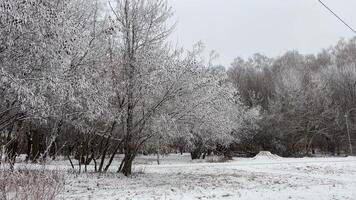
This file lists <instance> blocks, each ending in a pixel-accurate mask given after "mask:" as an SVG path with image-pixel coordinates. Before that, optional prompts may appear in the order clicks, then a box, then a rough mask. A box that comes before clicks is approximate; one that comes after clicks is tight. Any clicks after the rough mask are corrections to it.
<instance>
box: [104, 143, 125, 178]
mask: <svg viewBox="0 0 356 200" xmlns="http://www.w3.org/2000/svg"><path fill="white" fill-rule="evenodd" d="M120 146H121V142H120V143H119V144H118V145H117V146H116V148H115V150H114V151H113V153H112V154H111V157H110V159H109V162H108V164H107V165H106V167H105V169H104V172H107V171H108V169H109V167H110V165H111V163H112V161H113V160H114V158H115V155H116V153H117V151H118V150H119V148H120Z"/></svg>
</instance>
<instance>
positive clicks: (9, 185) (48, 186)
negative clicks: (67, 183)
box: [0, 170, 64, 200]
mask: <svg viewBox="0 0 356 200" xmlns="http://www.w3.org/2000/svg"><path fill="white" fill-rule="evenodd" d="M63 186H64V178H63V175H61V174H60V173H58V172H54V171H36V170H19V171H15V172H10V171H6V170H3V171H1V172H0V199H3V200H53V199H55V197H56V196H57V195H58V193H59V192H60V191H61V190H62V188H63Z"/></svg>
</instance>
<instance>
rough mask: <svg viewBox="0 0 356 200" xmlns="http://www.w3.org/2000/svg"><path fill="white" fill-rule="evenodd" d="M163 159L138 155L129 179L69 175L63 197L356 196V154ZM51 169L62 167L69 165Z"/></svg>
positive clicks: (109, 175)
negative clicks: (220, 160)
mask: <svg viewBox="0 0 356 200" xmlns="http://www.w3.org/2000/svg"><path fill="white" fill-rule="evenodd" d="M161 161H162V162H161V165H159V166H158V165H157V164H156V163H155V157H153V156H141V157H138V158H137V160H136V164H135V167H134V171H135V173H134V175H133V176H132V177H129V178H127V177H124V176H122V175H119V174H116V173H107V174H94V173H87V174H80V175H78V174H75V173H66V174H67V175H66V178H65V179H66V183H65V189H64V190H63V191H62V192H61V194H60V195H59V199H73V200H75V199H78V200H79V199H93V200H96V199H109V200H111V199H113V200H114V199H137V200H144V199H157V200H158V199H226V200H229V199H234V200H235V199H271V200H272V199H313V200H314V199H342V200H344V199H356V157H347V158H279V157H269V156H259V157H257V158H234V160H233V161H230V162H227V163H208V162H205V161H194V162H193V161H191V160H190V157H189V155H188V154H185V155H170V156H166V157H163V158H162V160H161ZM117 165H118V163H115V166H113V167H115V168H116V166H117ZM47 167H49V168H52V169H61V170H64V169H66V168H68V163H67V161H56V162H52V163H51V164H49V165H48V166H47ZM112 170H113V171H114V169H112Z"/></svg>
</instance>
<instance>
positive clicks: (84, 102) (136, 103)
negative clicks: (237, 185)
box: [0, 0, 259, 175]
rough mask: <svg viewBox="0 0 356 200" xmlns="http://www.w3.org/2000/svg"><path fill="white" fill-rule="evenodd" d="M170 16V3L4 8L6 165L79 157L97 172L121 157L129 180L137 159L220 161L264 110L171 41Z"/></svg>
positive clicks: (6, 1) (87, 1) (0, 61)
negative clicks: (182, 156)
mask: <svg viewBox="0 0 356 200" xmlns="http://www.w3.org/2000/svg"><path fill="white" fill-rule="evenodd" d="M172 14H173V13H172V10H171V8H170V7H169V6H168V5H167V2H166V1H165V0H155V1H152V0H117V1H115V2H112V3H108V4H107V3H106V2H105V5H104V4H102V3H101V2H100V1H96V0H63V1H43V0H24V1H13V0H2V1H0V145H1V149H2V152H1V155H2V156H4V157H5V158H4V159H5V160H6V161H7V162H9V163H10V165H11V166H13V164H14V163H15V159H16V156H17V155H18V154H21V153H26V154H27V158H26V159H27V160H30V161H32V162H37V161H42V160H44V159H45V158H46V157H47V158H48V157H49V156H51V157H53V158H55V156H56V155H65V156H66V157H67V158H68V159H69V162H70V163H71V165H72V167H74V164H73V162H72V159H73V156H74V157H75V158H76V159H77V160H78V161H79V166H80V168H81V165H84V167H85V170H86V166H87V165H88V164H90V163H91V162H93V163H94V165H95V170H96V171H99V172H103V171H106V170H108V168H109V167H110V165H111V163H112V161H113V160H114V159H115V155H117V154H118V153H122V154H124V158H123V159H122V162H121V165H120V166H117V167H118V172H122V173H124V174H125V175H129V174H131V171H132V169H131V168H132V161H133V160H134V158H135V156H136V155H137V154H138V152H139V151H144V152H148V153H150V152H157V151H159V150H160V149H162V148H170V149H177V150H180V151H182V152H183V151H188V152H191V155H192V158H193V159H195V158H200V157H201V156H202V155H203V154H205V153H207V152H211V151H215V152H216V153H220V154H225V155H227V154H228V153H227V152H228V150H227V149H228V147H229V146H230V145H231V144H234V143H236V142H237V141H239V139H240V138H241V135H243V133H246V132H247V131H246V130H249V129H250V128H251V127H252V126H251V125H252V124H255V122H256V121H257V120H258V119H259V111H258V110H257V109H256V108H252V107H251V109H250V108H248V107H247V106H244V104H242V102H241V100H240V98H239V95H238V94H237V93H236V89H235V88H234V87H233V86H232V84H231V83H230V82H229V81H228V76H227V73H226V71H225V69H224V68H223V67H219V66H215V65H213V64H212V63H213V58H214V56H211V58H209V60H208V62H206V61H204V59H202V58H201V57H202V56H201V54H202V51H203V45H202V44H200V43H198V44H197V45H195V46H194V47H193V49H192V50H184V49H179V48H174V47H172V46H171V45H170V44H169V43H168V42H167V41H166V39H167V37H168V36H169V34H170V33H171V31H172V30H173V27H174V26H170V24H169V19H170V17H171V16H172ZM212 55H213V54H212ZM4 159H3V158H1V159H0V160H4Z"/></svg>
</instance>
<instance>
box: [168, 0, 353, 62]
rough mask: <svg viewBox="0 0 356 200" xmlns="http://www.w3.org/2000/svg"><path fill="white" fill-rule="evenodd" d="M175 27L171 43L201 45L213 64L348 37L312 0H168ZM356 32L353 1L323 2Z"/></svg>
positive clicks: (307, 49) (310, 49) (306, 49)
mask: <svg viewBox="0 0 356 200" xmlns="http://www.w3.org/2000/svg"><path fill="white" fill-rule="evenodd" d="M169 3H170V5H171V6H172V7H173V9H174V11H175V16H174V19H175V20H177V21H178V25H177V27H176V30H175V32H174V34H173V35H172V36H171V39H172V40H173V41H174V42H177V43H178V44H179V45H180V46H184V47H186V48H190V47H191V46H192V45H193V44H194V43H196V42H197V41H202V42H204V43H205V45H206V46H207V49H208V50H216V51H217V52H218V53H219V55H220V58H219V59H218V60H217V62H218V63H220V64H223V65H224V66H227V67H228V66H229V65H230V63H231V62H232V61H233V59H234V58H235V57H237V56H241V57H244V58H246V57H249V56H251V55H253V54H254V53H257V52H259V53H262V54H265V55H267V56H278V55H281V54H283V53H284V52H286V51H287V50H293V49H294V50H298V51H299V52H301V53H316V52H318V51H320V50H321V49H323V48H327V47H329V46H331V45H333V44H336V42H337V41H338V40H339V39H340V38H342V37H343V38H346V39H348V38H351V37H353V36H354V33H352V32H351V31H350V30H349V29H348V28H347V27H345V26H344V25H342V24H341V23H340V22H339V21H338V20H337V19H336V18H335V17H334V16H333V15H331V13H329V12H328V11H327V10H326V9H325V8H324V7H322V5H321V4H320V3H319V2H318V0H169ZM324 3H326V4H327V5H328V6H329V7H330V8H332V9H333V10H334V11H335V12H336V13H338V14H339V15H340V16H341V17H342V18H344V20H345V21H347V22H348V23H349V24H350V25H351V26H352V27H354V28H356V0H324Z"/></svg>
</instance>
